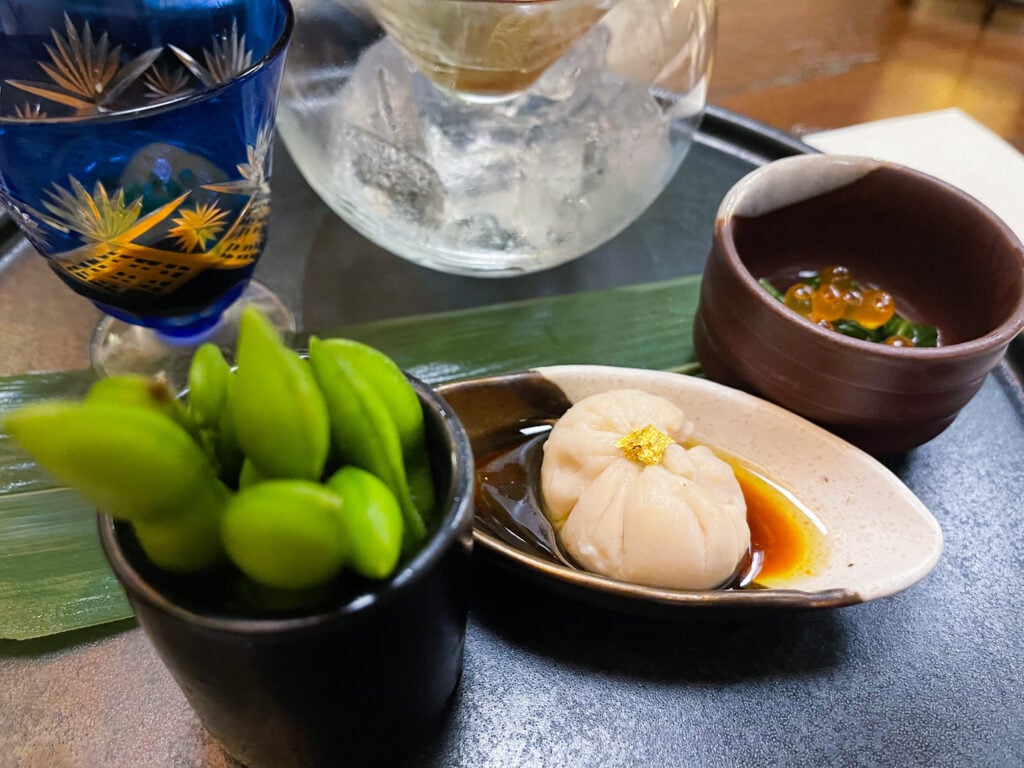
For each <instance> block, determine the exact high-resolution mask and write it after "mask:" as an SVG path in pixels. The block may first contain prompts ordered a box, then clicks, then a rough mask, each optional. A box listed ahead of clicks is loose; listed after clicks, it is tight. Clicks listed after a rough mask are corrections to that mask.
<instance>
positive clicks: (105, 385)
mask: <svg viewBox="0 0 1024 768" xmlns="http://www.w3.org/2000/svg"><path fill="white" fill-rule="evenodd" d="M85 400H86V402H89V403H108V404H110V405H137V406H142V407H144V408H150V409H152V410H154V411H157V412H158V413H162V414H164V415H165V416H167V417H168V418H170V419H173V420H174V421H176V422H177V423H178V424H181V426H183V427H184V428H185V429H187V430H188V431H189V432H190V433H193V434H194V433H195V423H194V422H193V421H192V419H191V418H189V415H188V413H187V411H186V410H185V406H183V405H182V404H181V401H180V400H178V399H177V397H175V395H174V393H173V392H172V391H171V388H170V387H169V386H168V385H167V381H166V380H165V379H161V378H151V377H149V376H140V375H138V374H119V375H117V376H107V377H106V378H102V379H100V380H99V381H97V382H96V383H95V384H93V385H92V386H91V387H90V388H89V392H88V394H86V396H85Z"/></svg>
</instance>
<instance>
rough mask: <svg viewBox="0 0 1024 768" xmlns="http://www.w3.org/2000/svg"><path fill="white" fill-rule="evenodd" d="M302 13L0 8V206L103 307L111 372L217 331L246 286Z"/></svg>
mask: <svg viewBox="0 0 1024 768" xmlns="http://www.w3.org/2000/svg"><path fill="white" fill-rule="evenodd" d="M293 24H294V19H293V12H292V9H291V6H290V4H289V3H288V0H175V2H167V0H60V1H59V2H58V1H54V0H7V2H5V3H3V4H2V7H0V33H2V34H0V203H3V205H4V206H5V207H6V208H7V209H8V211H9V212H10V214H11V215H12V217H13V218H14V219H15V221H16V222H17V223H18V225H19V226H20V228H21V229H22V231H23V232H24V233H25V235H26V236H27V238H28V239H29V240H30V241H31V243H32V245H33V246H35V248H36V250H38V251H39V253H40V254H42V255H43V256H44V257H45V258H46V259H47V260H48V261H49V265H50V266H51V268H52V269H53V271H54V272H55V273H56V274H57V276H58V277H60V279H61V280H63V281H64V282H65V283H66V284H67V285H68V286H69V287H71V288H72V289H73V290H74V291H75V292H77V293H79V294H81V295H82V296H85V297H86V298H88V299H89V300H91V301H92V302H93V303H95V304H96V306H98V307H99V308H100V309H101V310H102V311H103V312H104V313H106V314H107V315H108V318H107V319H105V320H104V321H103V323H101V328H100V329H98V331H97V334H96V335H94V338H93V349H92V350H91V352H92V356H93V363H94V365H95V366H96V367H97V368H98V369H99V370H100V371H101V372H112V371H113V370H140V371H143V372H147V373H148V372H153V369H154V367H155V368H157V369H159V367H160V365H162V362H161V361H153V360H151V359H147V358H151V357H153V356H154V355H155V356H157V357H159V356H161V355H165V354H168V352H167V350H168V348H174V347H175V346H180V347H188V346H189V345H190V344H194V343H196V342H198V341H199V340H203V339H205V338H208V337H210V336H212V335H213V334H214V333H215V332H218V328H219V324H222V316H223V315H224V314H225V311H226V310H228V308H229V307H231V306H232V305H233V304H235V303H236V302H237V301H238V299H239V298H240V297H241V296H242V294H243V292H244V291H245V290H246V288H247V286H248V285H249V283H250V278H251V276H252V272H253V269H254V267H255V265H256V262H257V260H258V259H259V257H260V255H261V253H262V251H263V248H264V245H265V243H266V236H267V222H268V217H269V211H270V185H269V179H270V169H271V154H272V153H271V149H272V139H273V132H274V123H275V118H276V108H277V95H278V89H279V85H280V81H281V73H282V70H283V68H284V60H285V53H286V49H287V47H288V42H289V40H290V37H291V32H292V28H293ZM260 301H262V302H263V303H264V304H266V303H267V302H269V303H270V304H271V305H274V303H275V301H276V300H275V299H274V298H273V297H272V295H271V296H269V297H268V296H265V295H264V296H263V297H262V298H261V299H260ZM265 309H266V308H265ZM271 314H272V315H274V316H276V317H278V318H279V323H281V324H282V325H284V326H285V327H286V328H287V326H288V323H289V322H290V318H289V317H288V313H287V310H285V309H284V307H283V306H281V305H280V304H279V302H278V303H277V305H276V307H274V309H273V311H272V312H271ZM125 324H127V325H125ZM140 329H141V330H140ZM129 331H130V332H129ZM151 332H155V333H151ZM154 335H155V337H156V338H150V337H153V336H154ZM126 343H127V344H131V345H138V344H143V345H153V346H152V347H151V348H150V347H147V348H146V349H142V350H136V349H131V350H125V349H123V348H122V347H123V345H124V344H126Z"/></svg>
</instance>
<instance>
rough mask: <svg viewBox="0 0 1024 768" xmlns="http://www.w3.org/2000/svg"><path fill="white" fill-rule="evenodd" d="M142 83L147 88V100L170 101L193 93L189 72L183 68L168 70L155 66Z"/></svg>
mask: <svg viewBox="0 0 1024 768" xmlns="http://www.w3.org/2000/svg"><path fill="white" fill-rule="evenodd" d="M142 82H143V84H144V85H145V86H146V98H147V99H170V98H174V97H176V96H184V95H185V94H186V93H190V92H191V91H192V89H191V88H189V76H188V72H186V71H185V70H184V69H183V68H182V67H174V69H168V68H166V67H163V66H160V65H158V64H154V65H153V66H152V67H150V68H149V69H148V70H147V71H146V76H145V77H144V78H143V79H142Z"/></svg>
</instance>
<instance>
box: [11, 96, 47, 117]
mask: <svg viewBox="0 0 1024 768" xmlns="http://www.w3.org/2000/svg"><path fill="white" fill-rule="evenodd" d="M14 115H15V117H17V118H18V119H19V120H45V119H46V117H47V114H46V113H45V112H44V111H43V105H42V104H40V103H39V102H38V101H37V102H36V103H35V104H29V103H28V102H27V101H26V102H25V103H24V104H18V105H16V106H15V107H14Z"/></svg>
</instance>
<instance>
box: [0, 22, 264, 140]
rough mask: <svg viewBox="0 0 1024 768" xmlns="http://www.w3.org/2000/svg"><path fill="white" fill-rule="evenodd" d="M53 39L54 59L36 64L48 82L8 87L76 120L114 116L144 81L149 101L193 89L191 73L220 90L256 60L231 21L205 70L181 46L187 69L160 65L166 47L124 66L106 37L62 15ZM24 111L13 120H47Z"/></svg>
mask: <svg viewBox="0 0 1024 768" xmlns="http://www.w3.org/2000/svg"><path fill="white" fill-rule="evenodd" d="M50 35H51V36H52V37H53V44H52V45H46V46H45V48H46V52H47V54H49V57H50V60H49V61H48V62H47V61H38V62H37V64H38V65H39V68H40V69H41V70H42V71H43V73H44V74H45V75H46V77H48V78H49V80H50V82H35V81H30V80H7V81H6V82H7V84H8V85H11V86H13V87H15V88H17V89H19V90H22V91H25V92H26V93H31V94H32V95H34V96H39V97H41V98H43V99H46V100H47V101H51V102H55V103H57V104H62V105H64V106H66V107H70V108H71V109H73V110H74V113H75V115H76V116H84V115H92V114H98V113H102V112H109V111H111V110H112V109H114V105H113V102H114V100H115V99H116V98H118V97H119V96H121V95H122V94H123V93H124V92H125V90H126V89H127V88H128V87H129V86H130V85H131V84H132V83H134V82H135V81H136V80H138V79H139V78H140V77H142V78H143V84H144V85H145V91H146V92H145V94H144V96H145V98H146V99H150V100H153V99H158V100H159V99H169V98H175V97H179V96H184V95H186V94H188V93H191V92H192V90H194V89H193V88H192V87H191V77H190V74H191V76H194V77H195V78H196V79H197V80H199V82H200V83H202V84H203V85H204V86H205V87H207V88H216V87H217V86H219V85H223V84H224V83H227V82H230V81H231V80H232V79H233V78H235V77H236V76H237V75H239V74H241V73H242V72H245V71H246V70H247V69H249V68H250V67H251V66H252V60H253V53H252V51H251V50H249V49H248V48H247V47H246V40H245V33H244V32H243V33H241V34H239V32H238V20H237V19H233V20H232V22H231V29H230V30H227V31H224V32H222V33H221V34H219V35H214V36H213V40H212V43H211V47H210V49H205V48H204V49H203V60H204V61H205V62H206V64H205V66H204V65H203V64H201V63H199V61H198V60H196V59H195V58H194V57H192V56H191V55H190V54H188V53H187V52H185V51H184V50H182V49H181V48H179V47H178V46H176V45H168V46H167V47H168V48H170V49H171V51H173V53H174V54H175V56H177V58H178V60H179V61H180V62H181V63H182V64H184V65H185V66H184V68H182V67H180V66H176V67H174V68H166V67H164V66H161V65H158V64H157V63H156V62H157V59H159V58H160V55H161V54H162V53H163V50H164V49H163V47H162V46H156V47H153V48H150V49H149V50H147V51H145V52H143V53H141V54H139V55H138V56H136V57H135V58H133V59H129V60H128V61H126V62H124V63H122V62H121V59H122V55H121V46H120V45H114V46H111V41H110V39H109V37H108V36H107V33H106V32H103V34H101V35H100V36H99V37H98V38H97V37H96V36H95V35H94V34H93V31H92V27H91V26H90V25H89V22H87V21H86V22H83V23H82V27H81V29H77V28H76V27H75V25H74V23H73V22H72V21H71V17H70V16H68V14H67V13H65V14H64V34H63V35H61V34H60V33H59V32H58V31H57V30H55V29H51V30H50ZM26 108H27V107H25V108H23V107H20V106H19V107H15V109H14V114H13V115H10V116H9V117H13V118H15V119H22V120H36V119H41V118H45V117H47V115H46V113H45V112H42V110H41V109H35V111H34V112H28V113H26V111H25V109H26Z"/></svg>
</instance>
